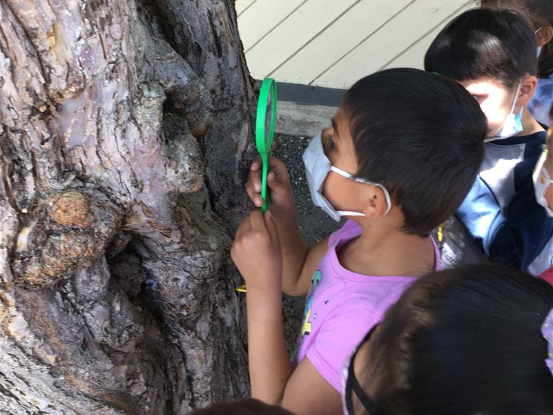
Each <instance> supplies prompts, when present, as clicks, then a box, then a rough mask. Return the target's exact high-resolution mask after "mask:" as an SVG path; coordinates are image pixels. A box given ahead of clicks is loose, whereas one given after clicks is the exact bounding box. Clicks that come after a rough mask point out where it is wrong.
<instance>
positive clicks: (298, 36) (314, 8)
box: [239, 0, 359, 78]
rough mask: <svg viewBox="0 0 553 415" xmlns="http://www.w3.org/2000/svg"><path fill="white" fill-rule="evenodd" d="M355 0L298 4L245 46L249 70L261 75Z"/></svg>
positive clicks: (305, 42) (267, 73)
mask: <svg viewBox="0 0 553 415" xmlns="http://www.w3.org/2000/svg"><path fill="white" fill-rule="evenodd" d="M258 1H259V0H258ZM358 1H359V0H339V1H338V0H308V1H307V2H306V3H304V4H302V6H301V7H299V8H298V9H297V10H296V11H295V12H294V13H293V14H292V15H290V16H289V17H288V18H287V19H286V20H285V21H283V22H282V23H281V24H280V25H279V26H278V27H277V28H276V29H275V30H273V31H272V32H270V33H269V34H268V35H267V36H265V37H264V38H263V39H261V40H260V41H259V42H258V43H257V44H256V45H255V46H254V47H253V48H252V49H251V50H249V52H248V53H247V60H248V67H249V68H250V70H251V71H252V74H253V75H254V76H255V77H256V78H264V77H266V76H267V75H269V74H270V73H272V72H273V71H274V70H275V69H276V68H278V67H279V66H280V65H281V64H282V63H283V62H285V61H286V60H288V59H289V58H290V57H291V56H292V55H294V54H295V53H296V52H298V51H299V50H300V49H301V48H302V47H303V46H304V45H306V44H307V43H308V42H309V41H311V40H312V39H313V38H315V37H316V36H317V35H318V34H319V33H321V32H322V31H324V30H325V28H326V27H327V26H329V25H330V24H331V23H332V22H333V21H334V20H336V19H338V18H339V17H340V16H341V15H342V14H343V13H344V12H346V11H347V10H348V9H349V8H350V7H351V6H352V5H354V4H355V3H356V2H358ZM254 6H255V5H254ZM254 6H252V7H251V8H250V9H252V8H253V7H254ZM250 9H248V10H247V12H249V11H250ZM239 24H240V22H239Z"/></svg>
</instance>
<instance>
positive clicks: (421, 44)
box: [384, 1, 477, 69]
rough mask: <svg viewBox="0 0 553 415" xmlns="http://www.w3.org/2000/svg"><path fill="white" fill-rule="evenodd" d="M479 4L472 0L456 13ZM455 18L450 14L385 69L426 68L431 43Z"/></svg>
mask: <svg viewBox="0 0 553 415" xmlns="http://www.w3.org/2000/svg"><path fill="white" fill-rule="evenodd" d="M476 6H477V2H476V1H470V2H469V3H467V4H466V5H465V6H463V8H462V9H461V10H459V11H458V12H457V13H456V14H455V15H458V14H461V13H463V12H465V11H467V10H470V9H472V8H474V7H476ZM453 18H454V16H450V17H449V18H447V19H445V20H444V21H442V22H441V23H440V24H439V26H438V27H436V28H435V29H434V30H433V31H432V32H430V33H429V34H428V35H426V36H425V37H423V38H422V39H419V41H418V42H417V43H416V44H414V45H413V46H412V47H410V48H409V49H408V50H406V51H405V52H403V53H402V54H401V55H399V56H396V57H395V58H394V59H393V60H392V61H391V62H390V63H388V64H387V65H386V67H385V68H384V69H389V68H418V69H424V55H426V51H427V50H428V48H429V47H430V45H431V43H432V42H433V41H434V39H436V36H438V33H440V31H441V30H442V29H443V28H444V27H445V26H446V25H447V24H448V23H449V22H450V21H451V20H452V19H453Z"/></svg>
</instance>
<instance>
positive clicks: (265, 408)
mask: <svg viewBox="0 0 553 415" xmlns="http://www.w3.org/2000/svg"><path fill="white" fill-rule="evenodd" d="M189 415H294V414H293V413H292V412H289V411H287V410H286V409H284V408H281V407H280V406H272V405H267V404H265V403H263V402H261V401H258V400H257V399H240V400H237V401H233V402H224V403H218V404H215V405H213V406H210V407H209V408H204V409H197V410H195V411H194V412H191V413H190V414H189Z"/></svg>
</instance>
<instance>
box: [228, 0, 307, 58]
mask: <svg viewBox="0 0 553 415" xmlns="http://www.w3.org/2000/svg"><path fill="white" fill-rule="evenodd" d="M317 1H318V0H315V2H317ZM305 2H306V0H276V1H275V0H257V1H256V2H255V3H254V4H252V5H251V7H249V8H248V9H247V10H246V11H244V12H243V13H242V14H241V15H240V16H239V17H238V28H239V30H240V38H241V39H242V44H243V45H244V50H245V51H246V53H248V51H249V50H250V49H251V48H252V47H253V46H254V45H255V44H256V43H258V42H259V41H260V40H262V39H263V38H264V37H265V36H266V35H267V34H268V33H270V32H271V31H272V30H274V29H275V28H276V27H277V26H279V25H280V24H281V23H282V22H283V21H284V20H285V19H287V18H288V17H289V16H290V15H291V14H293V13H294V11H295V10H296V9H298V7H301V5H302V4H303V3H305Z"/></svg>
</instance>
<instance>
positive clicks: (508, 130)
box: [484, 81, 524, 143]
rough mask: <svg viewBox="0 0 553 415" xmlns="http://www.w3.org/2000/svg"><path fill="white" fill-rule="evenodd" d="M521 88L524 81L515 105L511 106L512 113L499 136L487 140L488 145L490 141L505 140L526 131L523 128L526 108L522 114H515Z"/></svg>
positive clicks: (516, 96)
mask: <svg viewBox="0 0 553 415" xmlns="http://www.w3.org/2000/svg"><path fill="white" fill-rule="evenodd" d="M521 87H522V81H520V83H519V84H518V88H517V92H516V94H515V99H514V101H513V105H512V106H511V111H510V112H509V115H508V116H507V119H506V120H505V123H504V124H503V128H501V130H500V131H499V133H498V134H497V135H494V136H493V137H488V138H486V139H485V140H484V142H486V143H488V142H490V141H495V140H504V139H506V138H510V137H513V136H515V135H517V134H519V133H521V132H522V131H523V130H524V128H523V127H522V112H523V111H524V108H521V109H520V112H519V113H518V114H516V115H515V112H514V111H515V106H516V103H517V99H518V93H519V92H520V88H521Z"/></svg>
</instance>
